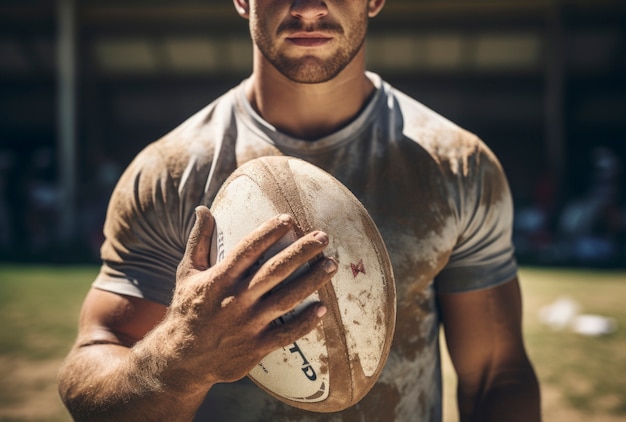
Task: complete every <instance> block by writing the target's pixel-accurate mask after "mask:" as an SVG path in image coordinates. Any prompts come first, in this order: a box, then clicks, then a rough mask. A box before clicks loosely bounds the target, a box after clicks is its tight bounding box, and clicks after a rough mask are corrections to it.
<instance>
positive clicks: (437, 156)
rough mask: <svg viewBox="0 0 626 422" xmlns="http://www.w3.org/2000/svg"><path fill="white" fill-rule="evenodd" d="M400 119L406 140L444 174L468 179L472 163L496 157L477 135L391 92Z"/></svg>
mask: <svg viewBox="0 0 626 422" xmlns="http://www.w3.org/2000/svg"><path fill="white" fill-rule="evenodd" d="M390 92H391V94H392V95H393V99H394V101H395V103H396V104H397V109H398V112H399V114H400V118H401V122H402V125H401V130H402V136H403V138H404V139H407V140H410V141H412V142H414V143H416V144H418V145H419V146H420V147H421V148H423V149H424V150H425V151H426V152H427V153H428V154H429V155H430V156H431V158H432V159H433V160H434V161H435V162H436V163H437V164H439V165H440V167H441V168H442V170H444V171H446V172H449V173H451V174H452V175H456V176H459V175H461V176H463V175H465V176H467V175H468V172H469V171H470V167H471V165H472V161H473V160H475V161H476V162H480V157H481V156H485V157H486V158H487V159H488V160H490V161H491V160H494V159H495V156H494V155H493V153H492V152H491V151H490V150H489V148H488V147H487V146H486V145H485V143H484V142H483V141H482V140H481V139H480V138H479V137H478V136H477V135H476V134H474V133H472V132H470V131H468V130H466V129H464V128H463V127H461V126H459V125H457V124H456V123H454V122H452V121H451V120H449V119H448V118H446V117H444V116H442V115H441V114H439V113H438V112H436V111H434V110H432V109H431V108H429V107H428V106H426V105H424V104H423V103H421V102H419V101H418V100H417V99H415V98H412V97H410V96H408V95H407V94H405V93H403V92H401V91H399V90H397V89H394V88H391V90H390Z"/></svg>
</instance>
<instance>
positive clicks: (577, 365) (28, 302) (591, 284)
mask: <svg viewBox="0 0 626 422" xmlns="http://www.w3.org/2000/svg"><path fill="white" fill-rule="evenodd" d="M97 271H98V270H97V268H96V267H54V266H45V267H43V266H33V267H24V266H7V265H0V321H2V323H1V324H0V421H30V420H33V421H43V420H45V421H58V422H66V421H69V420H70V419H69V417H68V416H67V413H66V412H65V411H64V409H63V406H62V404H61V402H60V400H59V399H58V396H57V393H56V371H57V368H58V365H59V364H60V362H61V360H62V359H63V357H64V356H65V354H66V353H67V352H68V350H69V348H70V347H71V345H72V343H73V341H74V338H75V335H76V325H77V320H78V313H79V310H80V305H81V303H82V300H83V297H84V296H85V293H86V292H87V291H88V289H89V287H90V284H91V281H92V280H93V279H94V277H95V275H96V273H97ZM520 279H521V283H522V291H523V295H524V314H525V317H524V324H525V325H524V331H525V336H526V344H527V349H528V353H529V355H530V357H531V359H532V361H533V364H534V366H535V369H536V371H537V374H538V376H539V378H540V382H541V384H542V394H543V412H544V420H546V421H551V422H552V421H556V422H561V421H566V422H578V421H581V422H582V421H595V422H599V421H601V422H614V421H619V420H625V419H626V301H625V299H626V271H584V270H563V269H538V268H523V269H522V271H521V273H520ZM562 296H568V297H570V298H571V299H573V300H575V301H577V302H578V303H579V305H580V308H581V309H580V310H581V312H583V313H593V314H600V315H605V316H610V317H612V318H615V319H616V321H617V324H618V331H617V332H616V333H614V334H612V335H610V336H606V337H599V338H590V337H584V336H581V335H578V334H575V333H572V332H571V331H569V330H564V331H559V332H555V331H553V330H551V329H550V328H548V327H547V326H545V325H543V324H542V323H541V321H540V320H539V316H538V313H539V310H540V309H541V308H542V307H543V306H546V305H549V304H551V303H552V302H554V301H555V300H556V299H557V298H559V297H562ZM444 362H446V364H445V366H444V369H445V372H444V376H445V380H446V385H445V397H446V410H445V413H444V415H445V421H446V422H453V421H455V420H456V418H455V412H454V409H453V405H452V403H453V399H452V397H453V395H454V393H453V389H454V375H453V374H452V373H451V370H450V367H449V362H447V361H445V360H444Z"/></svg>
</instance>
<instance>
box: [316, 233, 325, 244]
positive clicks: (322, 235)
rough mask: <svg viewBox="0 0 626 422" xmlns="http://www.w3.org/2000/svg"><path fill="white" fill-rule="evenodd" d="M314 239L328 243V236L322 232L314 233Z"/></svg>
mask: <svg viewBox="0 0 626 422" xmlns="http://www.w3.org/2000/svg"><path fill="white" fill-rule="evenodd" d="M314 237H315V239H317V240H318V241H319V242H320V243H324V244H326V243H328V236H327V235H326V233H324V232H317V233H315V235H314Z"/></svg>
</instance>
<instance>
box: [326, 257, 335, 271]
mask: <svg viewBox="0 0 626 422" xmlns="http://www.w3.org/2000/svg"><path fill="white" fill-rule="evenodd" d="M336 269H337V263H336V262H335V261H334V260H332V259H326V261H324V271H326V272H327V273H329V274H330V273H332V272H333V271H335V270H336Z"/></svg>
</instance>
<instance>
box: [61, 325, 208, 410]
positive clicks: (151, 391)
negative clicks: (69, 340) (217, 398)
mask: <svg viewBox="0 0 626 422" xmlns="http://www.w3.org/2000/svg"><path fill="white" fill-rule="evenodd" d="M151 334H152V335H151V336H149V337H148V338H146V339H144V341H142V342H140V343H137V345H135V346H134V347H133V348H126V347H124V346H122V345H118V344H111V343H99V342H97V343H89V342H86V343H84V344H81V343H78V344H77V346H76V347H75V349H74V350H73V351H72V352H71V353H70V355H69V356H68V357H67V359H66V360H65V362H64V364H63V365H62V367H61V370H60V372H59V393H60V395H61V398H62V399H63V402H64V403H65V405H66V406H67V408H68V410H69V411H70V413H71V414H72V416H73V418H74V419H75V420H77V421H82V420H89V421H98V420H106V421H110V420H116V421H127V420H128V421H136V420H145V421H161V420H168V421H188V420H191V419H192V418H193V416H194V414H195V412H196V410H197V408H198V407H199V405H200V404H201V402H202V400H203V398H204V396H205V394H206V392H207V391H208V389H209V388H210V384H206V385H204V386H203V385H201V383H199V382H198V380H196V379H194V375H193V374H191V373H189V372H188V371H185V370H183V369H181V367H180V366H179V365H176V364H175V362H174V361H173V360H174V359H175V358H176V356H174V354H173V353H168V352H167V346H166V343H163V342H162V341H163V340H165V339H162V338H159V337H160V335H159V334H158V333H151ZM159 342H161V343H159Z"/></svg>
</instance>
